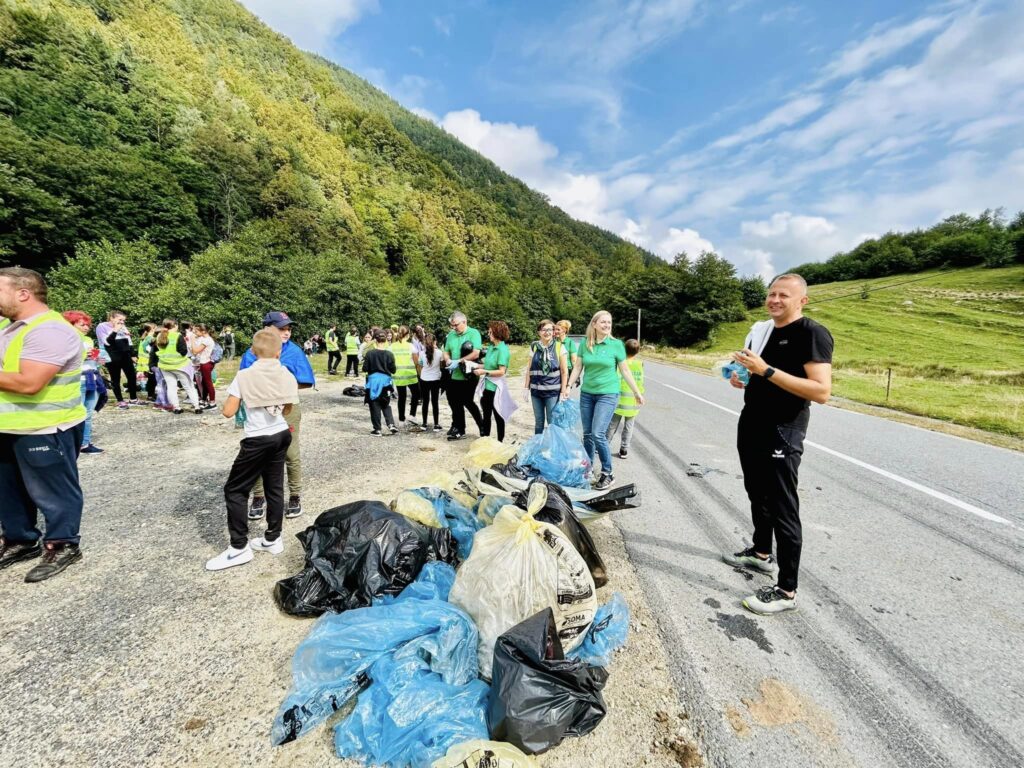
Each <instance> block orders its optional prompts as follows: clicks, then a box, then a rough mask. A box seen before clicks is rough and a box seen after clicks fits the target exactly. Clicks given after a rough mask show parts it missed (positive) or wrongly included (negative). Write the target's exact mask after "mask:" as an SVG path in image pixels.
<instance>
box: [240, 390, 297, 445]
mask: <svg viewBox="0 0 1024 768" xmlns="http://www.w3.org/2000/svg"><path fill="white" fill-rule="evenodd" d="M228 394H229V395H233V396H234V397H237V398H239V399H241V397H242V392H241V391H240V390H239V388H238V379H237V378H236V379H235V380H234V381H232V382H231V385H230V386H229V387H228ZM286 429H288V422H287V421H285V420H284V406H283V405H271V406H267V407H260V408H252V407H250V406H248V405H247V406H246V407H245V436H246V437H266V436H267V435H276V434H277V433H278V432H284V431H285V430H286Z"/></svg>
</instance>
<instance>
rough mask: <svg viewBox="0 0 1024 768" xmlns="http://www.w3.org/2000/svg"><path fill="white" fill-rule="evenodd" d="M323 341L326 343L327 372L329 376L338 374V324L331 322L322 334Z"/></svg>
mask: <svg viewBox="0 0 1024 768" xmlns="http://www.w3.org/2000/svg"><path fill="white" fill-rule="evenodd" d="M324 343H326V344H327V373H328V374H329V375H331V376H337V375H338V366H339V365H340V364H341V346H340V345H339V344H338V324H337V323H333V324H332V325H331V327H330V328H328V329H327V333H325V334H324Z"/></svg>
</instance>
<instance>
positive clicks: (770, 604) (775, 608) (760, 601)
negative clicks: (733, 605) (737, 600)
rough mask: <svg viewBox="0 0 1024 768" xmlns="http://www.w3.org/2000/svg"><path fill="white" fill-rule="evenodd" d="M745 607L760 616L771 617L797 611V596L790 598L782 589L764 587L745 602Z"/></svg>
mask: <svg viewBox="0 0 1024 768" xmlns="http://www.w3.org/2000/svg"><path fill="white" fill-rule="evenodd" d="M743 607H744V608H746V609H747V610H748V611H750V612H751V613H756V614H757V615H758V616H770V615H772V614H773V613H782V612H784V611H795V610H796V595H793V597H789V596H788V595H786V593H785V592H783V591H782V590H781V589H779V588H778V587H777V586H776V587H769V586H764V587H761V588H760V589H759V590H757V594H756V595H752V596H750V597H748V598H747V599H746V600H744V601H743Z"/></svg>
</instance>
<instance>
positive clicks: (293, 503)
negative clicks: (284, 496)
mask: <svg viewBox="0 0 1024 768" xmlns="http://www.w3.org/2000/svg"><path fill="white" fill-rule="evenodd" d="M301 514H302V500H301V499H300V498H299V497H298V496H289V497H288V507H287V508H286V509H285V511H284V516H285V517H298V516H299V515H301Z"/></svg>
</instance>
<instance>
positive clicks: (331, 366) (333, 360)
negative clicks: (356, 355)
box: [327, 350, 348, 373]
mask: <svg viewBox="0 0 1024 768" xmlns="http://www.w3.org/2000/svg"><path fill="white" fill-rule="evenodd" d="M339 365H341V352H334V351H331V350H328V351H327V370H328V371H336V370H338V366H339ZM345 373H348V367H347V366H346V367H345Z"/></svg>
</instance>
